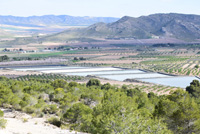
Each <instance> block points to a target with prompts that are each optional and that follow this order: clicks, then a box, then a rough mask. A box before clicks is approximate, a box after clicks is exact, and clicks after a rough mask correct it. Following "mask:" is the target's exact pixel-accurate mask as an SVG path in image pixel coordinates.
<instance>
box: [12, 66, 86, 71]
mask: <svg viewBox="0 0 200 134" xmlns="http://www.w3.org/2000/svg"><path fill="white" fill-rule="evenodd" d="M81 68H87V67H62V66H50V67H33V68H31V67H30V68H15V69H14V70H18V71H45V70H62V69H81Z"/></svg>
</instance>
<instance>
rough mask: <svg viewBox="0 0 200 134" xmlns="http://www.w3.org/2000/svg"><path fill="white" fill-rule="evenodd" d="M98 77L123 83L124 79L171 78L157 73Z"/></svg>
mask: <svg viewBox="0 0 200 134" xmlns="http://www.w3.org/2000/svg"><path fill="white" fill-rule="evenodd" d="M100 77H103V78H107V79H112V80H118V81H124V80H126V79H139V78H158V77H172V76H169V75H163V74H159V73H143V74H126V75H124V74H120V75H101V76H100Z"/></svg>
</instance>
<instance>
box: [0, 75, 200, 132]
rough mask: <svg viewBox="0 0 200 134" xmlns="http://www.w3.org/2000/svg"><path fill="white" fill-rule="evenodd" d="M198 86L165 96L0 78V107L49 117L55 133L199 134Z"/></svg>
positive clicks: (91, 83)
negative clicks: (66, 130)
mask: <svg viewBox="0 0 200 134" xmlns="http://www.w3.org/2000/svg"><path fill="white" fill-rule="evenodd" d="M199 89H200V83H199V82H198V81H193V82H192V83H191V86H189V87H187V91H184V90H177V91H175V92H173V93H171V94H170V95H167V96H157V95H155V94H154V93H149V94H147V93H144V92H141V91H140V90H139V89H137V88H136V89H132V88H129V86H126V85H123V86H122V87H117V86H112V85H110V84H109V83H106V84H101V83H100V81H99V80H97V79H91V80H90V81H88V83H87V84H78V83H76V82H70V83H67V82H66V81H64V80H54V81H51V82H48V83H45V82H40V81H36V80H29V81H18V80H12V79H7V78H5V77H1V78H0V105H1V106H2V107H10V108H13V109H16V110H21V111H24V112H26V113H29V114H32V115H34V116H39V117H41V116H44V115H45V114H48V115H51V116H52V117H53V118H51V119H49V122H50V123H52V124H54V125H57V126H59V127H65V126H68V127H69V128H70V129H72V130H76V131H82V132H88V133H93V134H96V133H99V134H112V133H115V134H138V133H145V134H146V133H150V134H151V133H152V134H153V133H157V134H166V133H167V134H170V133H185V134H187V133H188V134H189V133H200V124H199V123H200V110H199V108H200V107H199V106H200V98H199V96H200V92H199V91H200V90H199Z"/></svg>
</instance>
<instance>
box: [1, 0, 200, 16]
mask: <svg viewBox="0 0 200 134" xmlns="http://www.w3.org/2000/svg"><path fill="white" fill-rule="evenodd" d="M154 13H184V14H197V15H200V0H0V15H13V16H34V15H36V16H41V15H71V16H91V17H94V16H95V17H123V16H132V17H139V16H142V15H149V14H154Z"/></svg>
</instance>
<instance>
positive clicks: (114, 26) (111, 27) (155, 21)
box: [48, 13, 200, 40]
mask: <svg viewBox="0 0 200 134" xmlns="http://www.w3.org/2000/svg"><path fill="white" fill-rule="evenodd" d="M72 35H73V36H72ZM75 36H76V38H133V39H149V38H163V37H166V38H176V39H182V40H194V39H200V16H199V15H186V14H175V13H170V14H153V15H149V16H141V17H138V18H133V17H129V16H125V17H123V18H121V19H120V20H118V21H116V22H113V23H109V24H106V23H96V24H93V25H91V26H89V27H87V28H85V29H76V30H66V31H64V32H61V33H59V34H55V35H52V36H49V37H48V39H50V40H53V39H56V40H59V39H60V40H65V39H68V38H69V37H75Z"/></svg>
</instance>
